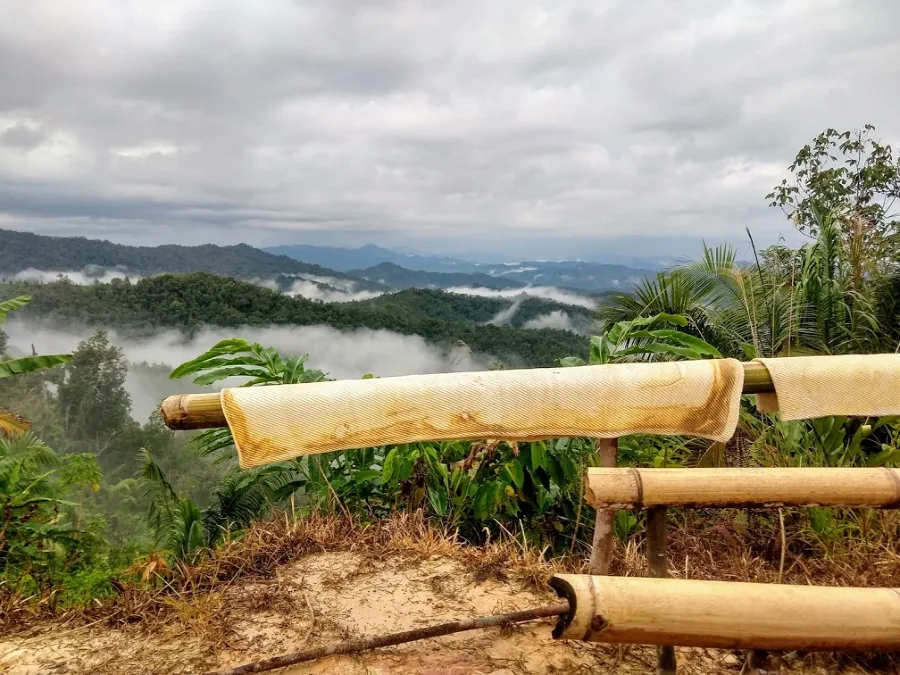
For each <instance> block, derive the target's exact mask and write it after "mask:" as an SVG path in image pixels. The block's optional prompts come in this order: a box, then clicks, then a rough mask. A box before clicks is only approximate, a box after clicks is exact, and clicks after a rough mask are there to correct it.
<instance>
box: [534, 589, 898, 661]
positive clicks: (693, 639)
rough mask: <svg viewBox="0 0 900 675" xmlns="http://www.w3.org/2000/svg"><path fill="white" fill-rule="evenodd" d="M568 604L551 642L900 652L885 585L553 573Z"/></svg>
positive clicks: (891, 595)
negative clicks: (859, 586)
mask: <svg viewBox="0 0 900 675" xmlns="http://www.w3.org/2000/svg"><path fill="white" fill-rule="evenodd" d="M550 585H551V586H552V587H553V588H554V589H555V590H556V592H557V593H558V594H559V595H560V596H561V597H565V598H566V599H567V600H568V601H569V608H570V610H569V613H568V614H566V615H564V616H563V617H561V619H560V621H559V623H557V625H556V628H555V629H554V631H553V637H555V638H560V639H569V640H588V641H591V642H608V643H614V644H650V645H677V646H684V647H718V648H722V649H771V650H780V651H784V650H791V651H793V650H802V651H817V650H818V651H838V650H848V651H866V650H885V651H887V650H895V649H897V648H900V592H898V589H893V588H840V587H823V586H789V585H785V584H752V583H743V582H729V581H700V580H684V579H653V578H646V577H645V578H628V577H592V576H589V575H575V574H572V575H568V574H560V575H556V576H554V577H553V578H552V579H551V581H550Z"/></svg>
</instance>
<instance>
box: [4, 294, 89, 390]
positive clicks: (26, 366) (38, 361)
mask: <svg viewBox="0 0 900 675" xmlns="http://www.w3.org/2000/svg"><path fill="white" fill-rule="evenodd" d="M29 302H31V296H28V295H20V296H19V297H16V298H12V299H11V300H6V301H4V302H0V325H3V324H4V323H5V322H6V317H7V315H8V314H9V313H10V312H12V311H14V310H16V309H19V308H21V307H24V306H25V305H27V304H28V303H29ZM71 360H72V355H71V354H43V355H35V356H25V357H22V358H20V359H3V355H2V354H0V378H4V377H12V376H13V375H20V374H22V373H30V372H33V371H35V370H41V369H43V368H53V367H54V366H59V365H61V364H63V363H68V362H69V361H71Z"/></svg>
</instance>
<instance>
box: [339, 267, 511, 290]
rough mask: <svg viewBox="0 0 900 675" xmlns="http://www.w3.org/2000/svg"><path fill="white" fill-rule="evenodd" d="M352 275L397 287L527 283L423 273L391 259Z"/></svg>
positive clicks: (504, 287) (503, 286)
mask: <svg viewBox="0 0 900 675" xmlns="http://www.w3.org/2000/svg"><path fill="white" fill-rule="evenodd" d="M349 273H350V274H352V275H353V276H356V277H359V278H361V279H366V280H368V281H374V282H376V283H381V284H387V285H388V286H393V287H394V288H459V287H462V288H473V287H476V288H491V289H495V290H507V289H513V288H522V287H524V286H525V284H524V283H522V282H520V281H515V280H513V279H503V278H498V277H492V276H491V275H489V274H484V273H482V272H424V271H422V270H411V269H408V268H406V267H401V266H400V265H396V264H394V263H391V262H383V263H379V264H378V265H374V266H373V267H367V268H366V269H362V270H350V272H349Z"/></svg>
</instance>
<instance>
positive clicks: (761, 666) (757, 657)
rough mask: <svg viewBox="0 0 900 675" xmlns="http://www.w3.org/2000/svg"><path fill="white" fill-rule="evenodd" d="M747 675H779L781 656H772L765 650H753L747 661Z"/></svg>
mask: <svg viewBox="0 0 900 675" xmlns="http://www.w3.org/2000/svg"><path fill="white" fill-rule="evenodd" d="M747 665H748V666H749V668H748V670H749V675H779V673H781V656H780V655H777V654H776V655H772V654H770V653H769V652H767V651H766V650H765V649H753V650H751V651H750V658H749V659H747Z"/></svg>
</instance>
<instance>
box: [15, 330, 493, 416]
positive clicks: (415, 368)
mask: <svg viewBox="0 0 900 675" xmlns="http://www.w3.org/2000/svg"><path fill="white" fill-rule="evenodd" d="M4 329H5V330H6V332H7V333H8V334H9V343H10V346H11V347H12V348H14V349H18V350H19V351H23V352H26V353H30V351H31V346H32V345H34V348H35V349H36V350H37V352H38V353H39V354H58V353H67V352H71V351H72V350H73V349H75V348H76V347H77V345H78V343H79V342H80V341H81V340H84V339H86V338H88V337H90V335H91V334H92V332H93V331H92V330H91V329H77V328H61V327H51V326H48V325H46V324H43V323H41V324H36V323H33V322H26V321H22V320H17V319H13V318H11V319H10V320H9V322H7V324H5V325H4ZM235 336H239V337H243V338H245V339H247V340H250V341H256V342H259V343H260V344H263V345H266V346H271V347H275V348H276V349H278V350H279V351H280V352H281V353H282V354H286V355H287V354H309V355H310V360H309V364H308V365H309V367H311V368H318V369H320V370H324V371H325V372H327V373H328V374H329V376H330V377H332V378H335V379H350V378H358V377H361V376H363V375H365V374H366V373H372V374H374V375H377V376H380V377H390V376H396V375H414V374H424V373H443V372H452V371H471V370H484V369H486V368H487V364H489V363H490V362H491V359H490V357H484V358H483V360H479V359H478V358H477V357H475V356H473V355H472V353H471V351H469V350H467V349H466V350H463V351H460V350H459V349H453V348H451V349H450V350H449V351H447V352H443V351H442V350H440V349H438V348H437V347H434V346H433V345H430V344H428V343H426V342H425V340H423V339H422V338H420V337H418V336H416V335H399V334H397V333H392V332H390V331H384V330H368V329H362V330H356V331H339V330H336V329H334V328H331V327H329V326H298V327H292V328H274V327H272V328H258V327H246V328H243V329H240V328H235V329H231V328H227V329H226V328H222V329H206V330H203V331H202V332H200V333H199V334H198V335H196V336H195V337H194V338H193V339H192V340H186V339H185V338H184V336H183V335H181V334H180V333H177V332H175V331H167V332H165V333H161V334H159V335H157V336H155V337H153V338H148V339H143V340H131V339H126V338H124V337H122V336H120V335H118V334H117V333H116V332H115V331H112V330H111V331H109V337H110V341H111V342H112V343H113V344H116V345H118V346H119V347H121V348H122V350H123V351H124V353H125V357H126V359H128V360H129V361H131V362H135V363H141V362H148V363H162V364H166V365H168V366H171V367H174V366H177V365H178V364H180V363H183V362H184V361H188V360H190V359H192V358H195V357H196V356H199V355H200V354H201V353H203V352H204V351H205V350H207V349H209V348H210V347H212V346H213V345H214V344H215V343H216V342H218V341H219V340H223V339H225V338H229V337H235ZM126 387H127V389H128V393H129V394H131V397H132V402H133V411H132V412H133V415H134V417H135V419H137V420H139V421H142V422H143V421H144V420H146V419H147V416H148V415H149V414H150V412H151V411H152V410H153V409H154V408H155V407H156V406H157V405H158V404H159V401H160V400H161V399H162V398H164V397H165V396H168V395H171V394H175V393H180V392H185V391H188V390H190V391H194V390H195V389H196V388H190V384H189V380H185V381H184V382H182V381H168V382H166V381H163V382H160V381H159V378H156V377H154V378H149V377H141V376H140V374H139V373H138V372H137V371H136V370H132V371H131V372H130V373H129V379H128V382H127V383H126Z"/></svg>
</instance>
